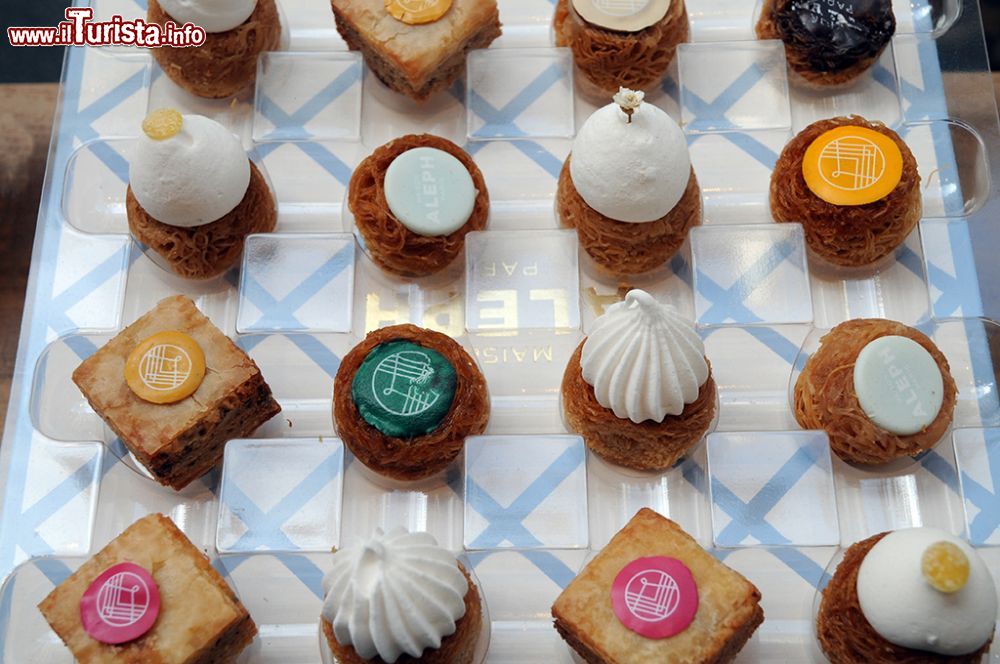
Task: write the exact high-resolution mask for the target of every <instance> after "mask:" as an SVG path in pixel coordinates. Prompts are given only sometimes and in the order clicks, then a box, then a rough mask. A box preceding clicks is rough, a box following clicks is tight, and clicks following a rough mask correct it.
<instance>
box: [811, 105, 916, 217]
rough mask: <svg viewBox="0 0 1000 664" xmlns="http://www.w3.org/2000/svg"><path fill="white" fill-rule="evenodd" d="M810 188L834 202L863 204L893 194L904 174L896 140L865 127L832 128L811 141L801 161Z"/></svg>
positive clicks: (901, 156)
mask: <svg viewBox="0 0 1000 664" xmlns="http://www.w3.org/2000/svg"><path fill="white" fill-rule="evenodd" d="M802 175H803V176H804V177H805V179H806V185H807V186H808V187H809V189H810V191H812V192H813V193H814V194H816V195H817V196H819V197H820V198H822V199H823V200H824V201H826V202H827V203H831V204H833V205H866V204H868V203H874V202H875V201H878V200H881V199H883V198H885V197H886V196H888V195H889V194H890V193H892V190H893V189H895V188H896V185H898V184H899V181H900V179H901V178H902V177H903V155H902V153H901V152H900V151H899V146H898V145H896V142H895V141H893V140H892V139H891V138H889V137H888V136H886V135H885V134H880V133H879V132H877V131H873V130H871V129H868V128H866V127H855V126H851V125H848V126H845V127H837V128H836V129H831V130H830V131H828V132H826V133H824V134H822V135H821V136H820V137H819V138H817V139H816V140H815V141H813V142H812V145H810V146H809V148H808V149H807V150H806V154H805V158H804V159H803V161H802Z"/></svg>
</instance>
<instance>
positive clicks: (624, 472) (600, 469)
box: [559, 383, 722, 480]
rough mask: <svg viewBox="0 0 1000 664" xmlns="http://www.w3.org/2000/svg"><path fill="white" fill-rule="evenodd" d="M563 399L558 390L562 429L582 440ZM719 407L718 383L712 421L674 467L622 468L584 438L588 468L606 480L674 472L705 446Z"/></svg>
mask: <svg viewBox="0 0 1000 664" xmlns="http://www.w3.org/2000/svg"><path fill="white" fill-rule="evenodd" d="M565 398H566V397H565V395H564V394H563V391H562V389H560V390H559V416H560V418H561V420H562V424H563V427H564V428H565V429H566V431H568V432H570V433H571V434H573V435H576V436H580V437H581V438H584V436H583V434H581V433H578V432H576V431H575V430H574V429H573V428H572V427H571V426H570V423H569V421H568V420H567V418H566V405H565ZM721 407H722V400H721V398H720V396H719V386H718V383H716V387H715V412H714V413H713V414H712V421H711V422H710V423H709V425H708V428H707V429H706V430H705V433H703V434H702V436H701V438H700V439H699V440H698V441H697V442H695V443H694V444H693V445H691V446H690V447H689V448H688V449H687V450H686V451H685V452H684V454H683V455H681V456H680V457H679V458H678V459H677V461H675V462H674V465H672V466H671V467H669V468H659V469H649V470H643V469H640V468H633V467H630V466H623V465H621V464H617V463H615V462H613V461H611V460H610V459H606V458H605V457H603V456H601V455H600V454H598V453H597V452H595V451H594V450H592V449H591V448H590V445H587V441H586V438H584V445H586V447H587V454H588V456H589V457H590V458H591V459H593V460H594V462H595V463H594V465H592V466H591V465H589V461H588V467H589V468H591V469H592V470H593V472H594V473H595V474H596V475H598V476H602V477H605V478H608V479H616V478H620V477H623V476H624V477H631V478H634V479H640V480H650V479H655V478H658V477H662V476H663V475H664V474H665V473H669V472H671V471H672V470H674V469H675V468H678V467H680V466H681V465H682V464H684V462H685V461H687V460H688V459H689V458H690V457H691V456H693V455H694V454H696V453H697V451H698V449H699V448H700V447H701V446H702V445H704V444H705V439H706V438H707V437H708V436H709V435H711V434H712V433H713V432H714V431H715V429H716V427H717V426H718V425H719V416H720V410H721Z"/></svg>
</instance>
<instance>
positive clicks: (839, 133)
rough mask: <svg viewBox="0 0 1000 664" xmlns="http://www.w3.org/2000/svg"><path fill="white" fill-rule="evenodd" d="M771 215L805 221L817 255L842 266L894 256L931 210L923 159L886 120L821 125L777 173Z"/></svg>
mask: <svg viewBox="0 0 1000 664" xmlns="http://www.w3.org/2000/svg"><path fill="white" fill-rule="evenodd" d="M770 199H771V214H772V215H773V216H774V220H775V221H777V222H779V223H800V224H802V227H803V229H804V231H805V238H806V245H807V246H808V248H809V252H810V254H812V255H813V256H814V257H818V258H820V259H821V260H822V261H824V262H826V263H829V264H832V265H836V266H842V267H848V268H853V267H866V266H871V265H875V264H877V263H879V261H881V260H883V259H886V258H888V257H889V256H891V255H892V253H893V252H895V251H896V249H897V248H899V246H900V245H901V244H903V242H904V241H905V240H906V238H907V237H908V236H909V234H910V233H911V232H912V231H913V229H914V228H915V227H916V225H917V222H919V221H920V217H921V215H922V212H923V204H922V199H921V193H920V174H919V173H918V172H917V160H916V158H914V156H913V153H912V152H910V149H909V148H908V147H907V145H906V143H904V142H903V139H901V138H900V137H899V135H898V134H897V133H896V132H894V131H893V130H892V129H889V128H888V127H886V126H885V125H884V124H882V123H881V122H869V121H868V120H866V119H864V118H862V117H860V116H856V115H854V116H850V117H839V118H833V119H830V120H821V121H819V122H814V123H813V124H811V125H809V126H808V127H806V128H805V129H803V130H802V131H801V132H799V134H798V135H797V136H796V137H795V138H793V139H792V140H791V142H790V143H788V145H786V146H785V149H784V150H782V152H781V156H780V157H779V158H778V162H777V163H776V164H775V166H774V171H773V173H772V174H771V194H770Z"/></svg>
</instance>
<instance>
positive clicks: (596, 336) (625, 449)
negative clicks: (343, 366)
mask: <svg viewBox="0 0 1000 664" xmlns="http://www.w3.org/2000/svg"><path fill="white" fill-rule="evenodd" d="M562 401H563V409H564V412H565V416H566V422H567V424H568V426H569V428H570V429H571V430H573V431H576V432H577V433H579V434H580V435H581V436H583V439H584V441H585V442H586V443H587V447H589V448H590V449H591V450H592V451H593V452H594V453H595V454H597V455H599V456H601V457H603V458H604V459H606V460H608V461H610V462H612V463H616V464H619V465H622V466H628V467H630V468H636V469H640V470H662V469H666V468H670V467H671V466H673V465H674V463H676V462H677V460H678V459H680V458H681V457H683V456H684V454H685V453H687V451H688V450H689V449H690V448H691V447H693V446H694V445H695V444H696V443H697V442H698V441H699V440H701V438H702V436H704V435H705V432H706V431H707V430H708V428H709V426H710V425H711V423H712V419H713V418H714V416H715V401H716V387H715V381H714V380H713V379H712V371H711V366H710V365H709V363H708V360H707V359H706V358H705V346H704V344H703V343H702V341H701V338H700V337H699V336H698V333H697V332H696V331H695V329H694V324H693V323H691V322H690V321H688V320H686V319H685V318H683V317H682V316H680V315H679V314H678V313H677V312H676V311H675V310H674V309H673V308H672V307H670V306H667V305H663V304H660V303H659V302H657V301H656V300H655V299H654V298H653V296H651V295H650V294H648V293H646V292H645V291H641V290H632V291H629V293H628V294H627V295H626V296H625V300H624V301H623V302H618V303H616V304H613V305H611V306H610V307H608V309H607V310H606V311H605V313H604V315H603V316H601V317H600V318H598V319H597V320H596V321H595V322H594V327H593V330H591V332H590V334H589V335H588V336H587V338H586V339H584V340H583V342H582V343H581V344H580V346H579V347H577V349H576V352H575V353H574V354H573V356H572V357H571V358H570V361H569V364H568V365H567V366H566V373H565V374H564V375H563V382H562Z"/></svg>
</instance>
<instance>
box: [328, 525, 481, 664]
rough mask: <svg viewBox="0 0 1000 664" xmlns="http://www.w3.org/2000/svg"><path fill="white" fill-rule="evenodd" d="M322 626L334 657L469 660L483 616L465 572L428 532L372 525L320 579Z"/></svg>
mask: <svg viewBox="0 0 1000 664" xmlns="http://www.w3.org/2000/svg"><path fill="white" fill-rule="evenodd" d="M323 592H324V595H325V597H324V600H323V611H322V629H323V635H324V636H325V639H326V643H327V645H328V646H329V648H330V650H331V651H332V652H333V654H334V656H335V657H336V661H337V662H339V663H340V664H363V663H365V662H373V663H378V664H382V663H383V662H385V663H387V664H395V663H396V662H400V663H401V664H402V663H416V662H421V663H422V664H438V663H440V664H471V663H472V662H473V658H474V656H475V653H476V645H477V643H478V641H479V633H480V629H481V627H482V622H483V608H482V600H481V599H480V597H479V591H478V590H477V589H476V585H475V584H474V583H473V581H472V579H471V577H470V576H469V572H468V571H467V570H466V569H465V567H463V566H462V563H460V562H458V560H457V559H456V558H455V555H454V554H452V553H451V552H450V551H448V550H447V549H444V548H442V547H440V546H438V543H437V541H436V540H435V539H434V537H433V536H432V535H431V534H429V533H424V532H414V533H411V532H408V531H407V530H405V529H404V528H401V527H397V528H394V529H392V530H390V531H389V532H387V533H383V532H382V531H381V530H378V529H377V530H376V531H375V534H374V535H373V536H372V538H371V539H370V540H368V541H367V542H365V543H363V544H361V545H358V546H353V547H345V548H343V549H340V550H339V551H337V552H336V553H334V555H333V561H332V567H331V569H330V571H329V572H328V573H327V574H326V576H325V577H324V578H323Z"/></svg>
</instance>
